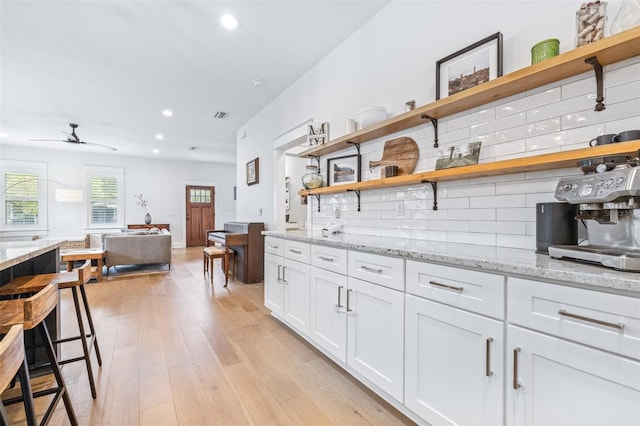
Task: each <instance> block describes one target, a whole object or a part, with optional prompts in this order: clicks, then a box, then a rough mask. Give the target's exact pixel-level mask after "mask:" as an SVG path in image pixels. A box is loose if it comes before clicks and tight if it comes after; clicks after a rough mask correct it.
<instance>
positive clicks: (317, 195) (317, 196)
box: [311, 194, 320, 213]
mask: <svg viewBox="0 0 640 426" xmlns="http://www.w3.org/2000/svg"><path fill="white" fill-rule="evenodd" d="M311 195H313V196H314V197H316V200H318V213H320V194H311Z"/></svg>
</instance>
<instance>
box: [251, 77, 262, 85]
mask: <svg viewBox="0 0 640 426" xmlns="http://www.w3.org/2000/svg"><path fill="white" fill-rule="evenodd" d="M263 84H264V81H262V80H260V79H259V78H256V79H254V80H253V85H254V86H256V87H260V86H262V85H263Z"/></svg>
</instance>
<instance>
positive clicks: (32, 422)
mask: <svg viewBox="0 0 640 426" xmlns="http://www.w3.org/2000/svg"><path fill="white" fill-rule="evenodd" d="M18 377H19V378H20V389H21V391H22V401H23V402H24V411H25V414H26V416H27V425H28V426H37V424H38V420H37V419H36V410H35V407H34V405H33V396H32V394H31V379H30V378H29V370H28V367H27V357H26V356H25V357H24V359H23V360H22V365H21V366H20V369H19V370H18ZM0 424H1V425H3V426H4V425H10V424H11V422H10V421H9V416H8V414H7V411H6V410H5V408H4V404H3V403H2V400H0Z"/></svg>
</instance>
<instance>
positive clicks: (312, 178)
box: [302, 164, 324, 189]
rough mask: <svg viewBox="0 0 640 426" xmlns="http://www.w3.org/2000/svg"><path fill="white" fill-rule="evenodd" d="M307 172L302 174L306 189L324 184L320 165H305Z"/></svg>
mask: <svg viewBox="0 0 640 426" xmlns="http://www.w3.org/2000/svg"><path fill="white" fill-rule="evenodd" d="M305 171H306V173H305V174H304V175H303V176H302V186H304V189H315V188H321V187H322V185H323V184H324V179H323V178H322V175H321V174H320V173H318V166H316V165H314V164H309V165H307V166H306V167H305Z"/></svg>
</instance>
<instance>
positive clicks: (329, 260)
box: [318, 256, 333, 262]
mask: <svg viewBox="0 0 640 426" xmlns="http://www.w3.org/2000/svg"><path fill="white" fill-rule="evenodd" d="M318 258H319V259H322V260H326V261H327V262H333V259H332V258H330V257H324V256H318Z"/></svg>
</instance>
